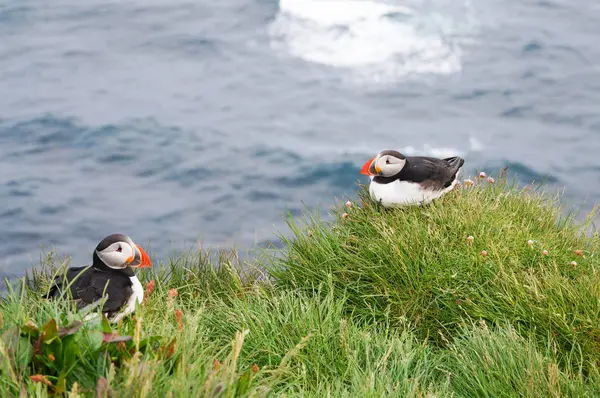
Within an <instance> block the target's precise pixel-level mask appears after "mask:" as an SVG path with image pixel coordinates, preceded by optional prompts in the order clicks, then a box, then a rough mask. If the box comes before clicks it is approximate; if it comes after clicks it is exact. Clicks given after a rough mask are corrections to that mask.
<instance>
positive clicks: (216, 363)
mask: <svg viewBox="0 0 600 398" xmlns="http://www.w3.org/2000/svg"><path fill="white" fill-rule="evenodd" d="M213 369H214V370H219V369H221V361H219V360H218V359H215V360H214V361H213Z"/></svg>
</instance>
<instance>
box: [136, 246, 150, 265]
mask: <svg viewBox="0 0 600 398" xmlns="http://www.w3.org/2000/svg"><path fill="white" fill-rule="evenodd" d="M136 246H137V248H138V250H139V251H140V253H141V254H142V263H141V264H140V265H139V266H138V268H151V267H152V261H150V256H148V253H146V251H145V250H144V249H142V248H141V247H140V246H138V245H136Z"/></svg>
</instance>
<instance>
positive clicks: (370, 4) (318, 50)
mask: <svg viewBox="0 0 600 398" xmlns="http://www.w3.org/2000/svg"><path fill="white" fill-rule="evenodd" d="M448 18H450V17H448ZM446 19H447V18H446ZM446 19H444V17H440V15H435V17H432V18H430V21H429V22H430V23H429V24H428V23H424V19H423V16H422V15H420V13H419V12H417V11H416V10H414V9H412V8H409V7H405V6H399V5H392V4H387V3H383V2H381V1H371V0H364V1H361V0H280V2H279V13H278V14H277V16H276V18H275V20H274V21H273V22H272V23H271V25H270V27H269V33H270V35H271V44H272V46H273V48H276V49H280V50H284V51H286V52H288V53H289V54H291V55H292V56H294V57H297V58H300V59H302V60H305V61H308V62H313V63H318V64H322V65H327V66H330V67H334V68H344V69H350V70H352V71H353V72H357V73H359V74H363V75H365V74H366V75H369V76H371V77H373V78H377V79H381V78H383V79H389V78H393V79H395V78H399V77H403V76H406V75H409V74H437V75H450V74H453V73H457V72H459V71H460V70H461V68H462V63H461V58H462V55H463V51H462V49H461V47H460V45H459V43H457V41H456V40H451V39H449V38H448V36H447V35H448V34H450V35H451V34H452V27H453V26H455V25H456V23H455V22H454V21H447V20H446Z"/></svg>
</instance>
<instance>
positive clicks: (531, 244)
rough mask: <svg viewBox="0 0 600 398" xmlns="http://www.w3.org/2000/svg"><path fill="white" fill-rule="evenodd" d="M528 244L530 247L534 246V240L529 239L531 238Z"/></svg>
mask: <svg viewBox="0 0 600 398" xmlns="http://www.w3.org/2000/svg"><path fill="white" fill-rule="evenodd" d="M527 245H528V246H529V247H531V246H533V240H531V239H529V240H528V241H527Z"/></svg>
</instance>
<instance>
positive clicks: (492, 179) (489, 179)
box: [487, 177, 496, 184]
mask: <svg viewBox="0 0 600 398" xmlns="http://www.w3.org/2000/svg"><path fill="white" fill-rule="evenodd" d="M487 182H488V184H493V183H494V182H496V180H494V178H492V177H488V178H487Z"/></svg>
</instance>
